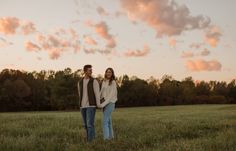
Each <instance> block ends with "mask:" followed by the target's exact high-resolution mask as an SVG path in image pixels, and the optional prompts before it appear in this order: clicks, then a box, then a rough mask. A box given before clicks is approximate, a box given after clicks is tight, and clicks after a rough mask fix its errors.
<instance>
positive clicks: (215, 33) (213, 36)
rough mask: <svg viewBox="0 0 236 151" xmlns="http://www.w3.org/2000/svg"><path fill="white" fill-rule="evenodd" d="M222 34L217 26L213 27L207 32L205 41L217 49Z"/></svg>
mask: <svg viewBox="0 0 236 151" xmlns="http://www.w3.org/2000/svg"><path fill="white" fill-rule="evenodd" d="M221 36H222V32H221V30H220V29H219V27H217V26H211V27H209V28H208V29H207V30H206V33H205V41H206V42H207V43H208V44H209V45H211V46H212V47H216V46H217V45H218V43H219V41H220V37H221Z"/></svg>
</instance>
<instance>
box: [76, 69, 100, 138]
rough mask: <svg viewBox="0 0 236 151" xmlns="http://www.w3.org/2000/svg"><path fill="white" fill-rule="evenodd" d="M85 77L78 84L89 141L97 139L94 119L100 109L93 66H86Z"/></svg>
mask: <svg viewBox="0 0 236 151" xmlns="http://www.w3.org/2000/svg"><path fill="white" fill-rule="evenodd" d="M83 70H84V77H83V78H82V79H81V80H80V81H79V82H78V92H79V96H80V103H79V104H80V110H81V114H82V118H83V123H84V127H85V130H86V132H87V141H88V142H91V141H92V140H93V139H94V138H95V128H94V119H95V112H96V107H100V106H101V105H100V92H99V83H98V81H97V80H96V79H94V78H93V77H92V66H91V65H85V66H84V69H83Z"/></svg>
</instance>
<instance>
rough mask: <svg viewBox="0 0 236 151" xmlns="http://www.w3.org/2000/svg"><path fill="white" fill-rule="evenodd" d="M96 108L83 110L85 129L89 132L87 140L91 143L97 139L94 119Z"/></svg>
mask: <svg viewBox="0 0 236 151" xmlns="http://www.w3.org/2000/svg"><path fill="white" fill-rule="evenodd" d="M95 112H96V107H87V108H81V114H82V117H83V122H84V128H85V129H86V132H87V140H88V142H91V141H92V140H93V139H94V138H95V128H94V118H95Z"/></svg>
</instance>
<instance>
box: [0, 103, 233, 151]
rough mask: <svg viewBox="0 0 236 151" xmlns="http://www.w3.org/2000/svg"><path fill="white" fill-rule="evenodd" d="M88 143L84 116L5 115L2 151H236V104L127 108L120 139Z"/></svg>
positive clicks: (117, 123)
mask: <svg viewBox="0 0 236 151" xmlns="http://www.w3.org/2000/svg"><path fill="white" fill-rule="evenodd" d="M101 115H102V113H101V111H100V110H97V114H96V122H95V125H96V139H95V141H94V142H93V143H90V144H89V143H86V141H85V132H84V129H83V127H82V119H81V115H80V112H79V111H78V112H23V113H0V151H13V150H14V151H93V150H94V151H95V150H96V151H126V150H130V151H158V150H163V151H168V150H191V151H194V150H207V151H211V150H212V151H217V150H224V151H226V150H231V151H233V150H234V151H235V150H236V105H194V106H190V105H189V106H164V107H141V108H121V109H116V110H115V112H114V113H113V125H114V131H115V136H116V139H115V140H113V141H103V139H102V129H101Z"/></svg>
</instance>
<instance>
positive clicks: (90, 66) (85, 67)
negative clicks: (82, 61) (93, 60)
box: [84, 64, 92, 72]
mask: <svg viewBox="0 0 236 151" xmlns="http://www.w3.org/2000/svg"><path fill="white" fill-rule="evenodd" d="M88 68H92V65H90V64H86V65H85V66H84V72H85V71H87V69H88Z"/></svg>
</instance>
